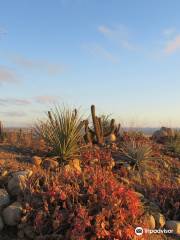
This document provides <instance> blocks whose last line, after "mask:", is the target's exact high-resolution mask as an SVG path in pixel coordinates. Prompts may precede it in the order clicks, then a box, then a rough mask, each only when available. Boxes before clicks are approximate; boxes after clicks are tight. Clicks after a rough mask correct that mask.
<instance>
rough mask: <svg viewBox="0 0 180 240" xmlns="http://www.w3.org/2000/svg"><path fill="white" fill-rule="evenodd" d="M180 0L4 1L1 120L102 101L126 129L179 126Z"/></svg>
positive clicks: (0, 1)
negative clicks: (61, 106) (129, 127)
mask: <svg viewBox="0 0 180 240" xmlns="http://www.w3.org/2000/svg"><path fill="white" fill-rule="evenodd" d="M179 11H180V1H179V0H173V1H172V0H166V1H164V0H158V1H157V0H151V1H145V0H38V1H37V0H16V1H11V0H0V119H1V120H2V121H3V122H4V124H5V126H26V125H27V126H29V125H32V124H34V123H35V122H36V121H37V119H41V118H43V117H44V116H45V113H46V111H47V110H49V108H50V107H52V106H54V105H56V104H60V105H61V104H67V105H68V106H72V107H77V108H80V110H81V114H82V115H83V116H86V115H89V114H90V105H91V104H95V105H96V109H97V112H98V113H99V114H111V115H112V116H113V117H114V118H116V119H117V121H119V122H121V124H122V125H124V126H131V127H139V126H141V127H159V126H161V125H166V126H169V127H180V111H179V105H180V93H179V92H180V14H179Z"/></svg>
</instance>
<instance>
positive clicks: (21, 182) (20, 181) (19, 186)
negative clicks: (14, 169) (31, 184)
mask: <svg viewBox="0 0 180 240" xmlns="http://www.w3.org/2000/svg"><path fill="white" fill-rule="evenodd" d="M26 180H27V178H26V177H24V176H23V175H15V176H14V177H12V178H11V179H10V180H9V182H8V191H9V193H10V194H11V195H12V196H18V195H19V194H20V193H22V192H23V191H24V189H25V188H26Z"/></svg>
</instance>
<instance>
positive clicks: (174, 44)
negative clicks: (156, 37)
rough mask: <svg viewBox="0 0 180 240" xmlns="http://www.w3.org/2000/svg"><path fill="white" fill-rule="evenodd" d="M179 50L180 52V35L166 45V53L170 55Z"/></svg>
mask: <svg viewBox="0 0 180 240" xmlns="http://www.w3.org/2000/svg"><path fill="white" fill-rule="evenodd" d="M178 50H180V34H178V35H176V36H175V37H174V38H173V39H172V40H170V41H168V42H167V43H166V44H165V48H164V53H165V54H167V55H170V54H173V53H175V52H176V51H178Z"/></svg>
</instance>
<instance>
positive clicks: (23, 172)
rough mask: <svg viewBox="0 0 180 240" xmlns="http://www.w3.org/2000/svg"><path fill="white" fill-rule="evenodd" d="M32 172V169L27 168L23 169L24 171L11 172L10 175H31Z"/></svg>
mask: <svg viewBox="0 0 180 240" xmlns="http://www.w3.org/2000/svg"><path fill="white" fill-rule="evenodd" d="M32 174H33V171H31V170H29V169H27V170H24V171H18V172H13V173H12V176H13V177H15V176H24V177H27V178H29V177H31V176H32Z"/></svg>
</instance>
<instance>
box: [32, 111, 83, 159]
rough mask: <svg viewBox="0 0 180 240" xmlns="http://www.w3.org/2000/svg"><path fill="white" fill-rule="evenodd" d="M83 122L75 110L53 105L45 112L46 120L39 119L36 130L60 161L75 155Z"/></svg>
mask: <svg viewBox="0 0 180 240" xmlns="http://www.w3.org/2000/svg"><path fill="white" fill-rule="evenodd" d="M82 127H83V122H82V121H81V118H80V117H79V116H78V114H77V111H76V110H71V109H69V108H66V107H63V108H60V107H57V106H56V107H55V108H54V109H53V110H51V111H49V112H48V113H47V120H46V121H41V122H40V123H39V124H38V125H37V126H36V130H37V132H38V134H39V135H40V137H41V138H42V139H43V140H44V141H45V142H46V143H47V145H48V146H50V148H51V149H52V151H53V153H54V154H55V155H56V156H59V157H60V159H61V161H62V162H64V161H68V160H70V159H72V158H73V157H76V156H77V153H78V149H79V145H78V143H79V141H80V140H81V137H82V134H81V133H82Z"/></svg>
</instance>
